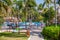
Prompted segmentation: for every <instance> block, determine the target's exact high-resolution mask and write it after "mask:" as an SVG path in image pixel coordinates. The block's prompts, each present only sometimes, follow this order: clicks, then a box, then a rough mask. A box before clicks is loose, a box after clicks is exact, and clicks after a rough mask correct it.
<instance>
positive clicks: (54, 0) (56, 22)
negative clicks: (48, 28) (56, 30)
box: [54, 0, 57, 27]
mask: <svg viewBox="0 0 60 40" xmlns="http://www.w3.org/2000/svg"><path fill="white" fill-rule="evenodd" d="M54 7H55V26H56V27H57V13H56V0H54Z"/></svg>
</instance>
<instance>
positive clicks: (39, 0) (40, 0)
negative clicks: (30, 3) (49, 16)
mask: <svg viewBox="0 0 60 40" xmlns="http://www.w3.org/2000/svg"><path fill="white" fill-rule="evenodd" d="M43 2H44V0H36V3H37V5H39V4H40V3H43ZM50 6H54V4H51V5H50ZM58 6H59V5H57V7H58Z"/></svg>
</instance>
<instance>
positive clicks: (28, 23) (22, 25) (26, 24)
mask: <svg viewBox="0 0 60 40" xmlns="http://www.w3.org/2000/svg"><path fill="white" fill-rule="evenodd" d="M3 25H4V26H11V27H15V26H16V24H15V23H13V22H4V24H3ZM17 25H18V27H20V28H25V27H26V26H27V27H29V26H38V27H39V26H41V25H42V23H41V22H32V23H30V22H18V23H17Z"/></svg>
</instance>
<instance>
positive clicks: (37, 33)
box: [29, 30, 44, 40]
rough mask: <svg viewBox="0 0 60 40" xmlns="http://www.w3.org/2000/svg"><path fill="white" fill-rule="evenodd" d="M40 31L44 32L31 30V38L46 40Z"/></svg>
mask: <svg viewBox="0 0 60 40" xmlns="http://www.w3.org/2000/svg"><path fill="white" fill-rule="evenodd" d="M40 32H42V31H41V30H34V31H33V32H31V36H30V38H29V40H44V38H43V36H42V35H41V33H40Z"/></svg>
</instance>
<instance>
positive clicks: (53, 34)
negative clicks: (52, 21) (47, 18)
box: [42, 27, 60, 40]
mask: <svg viewBox="0 0 60 40" xmlns="http://www.w3.org/2000/svg"><path fill="white" fill-rule="evenodd" d="M42 34H43V36H44V37H45V38H50V39H51V40H59V39H58V38H59V34H60V27H45V28H44V29H43V31H42Z"/></svg>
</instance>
